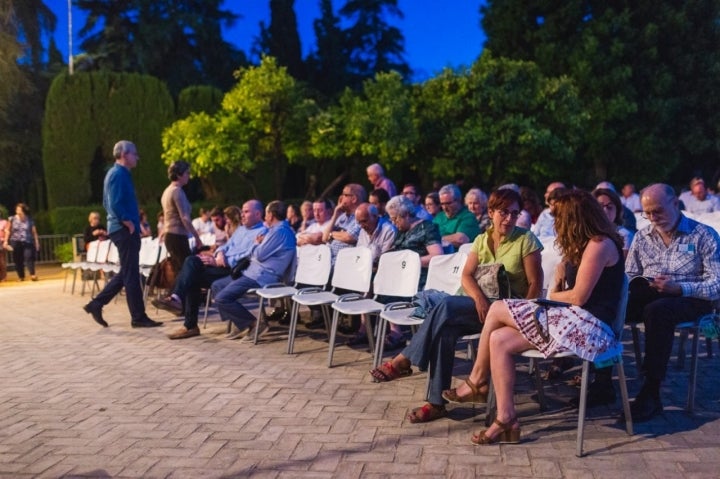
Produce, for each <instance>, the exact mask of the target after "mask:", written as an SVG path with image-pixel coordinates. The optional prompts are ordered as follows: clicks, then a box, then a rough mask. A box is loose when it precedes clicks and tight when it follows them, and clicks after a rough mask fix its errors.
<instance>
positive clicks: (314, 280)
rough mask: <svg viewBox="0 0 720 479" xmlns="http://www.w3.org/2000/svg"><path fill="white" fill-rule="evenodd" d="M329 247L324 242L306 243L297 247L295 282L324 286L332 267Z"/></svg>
mask: <svg viewBox="0 0 720 479" xmlns="http://www.w3.org/2000/svg"><path fill="white" fill-rule="evenodd" d="M331 257H332V254H331V253H330V247H329V246H328V245H326V244H318V245H314V244H308V245H305V246H300V247H299V248H298V249H297V262H298V264H297V269H296V270H295V283H296V284H309V285H311V286H325V285H326V284H327V282H328V279H329V278H330V269H331V267H332V265H331V263H330V259H331Z"/></svg>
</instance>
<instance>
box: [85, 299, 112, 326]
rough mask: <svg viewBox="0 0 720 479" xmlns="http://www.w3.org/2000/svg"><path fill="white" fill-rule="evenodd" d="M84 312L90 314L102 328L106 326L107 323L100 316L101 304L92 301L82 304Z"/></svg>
mask: <svg viewBox="0 0 720 479" xmlns="http://www.w3.org/2000/svg"><path fill="white" fill-rule="evenodd" d="M83 309H84V310H85V312H86V313H88V314H91V315H92V318H93V319H94V320H95V322H96V323H98V324H99V325H100V326H102V327H103V328H107V327H108V323H107V322H106V321H105V320H104V319H103V317H102V306H95V305H93V303H92V302H90V303H88V304H86V305H85V306H83Z"/></svg>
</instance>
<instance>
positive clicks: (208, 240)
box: [200, 233, 216, 246]
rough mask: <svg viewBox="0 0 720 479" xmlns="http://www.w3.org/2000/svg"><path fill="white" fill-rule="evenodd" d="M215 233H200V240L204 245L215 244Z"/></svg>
mask: <svg viewBox="0 0 720 479" xmlns="http://www.w3.org/2000/svg"><path fill="white" fill-rule="evenodd" d="M215 239H216V237H215V233H203V234H201V235H200V242H201V243H202V244H203V246H212V245H214V244H215Z"/></svg>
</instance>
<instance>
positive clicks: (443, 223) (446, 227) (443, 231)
mask: <svg viewBox="0 0 720 479" xmlns="http://www.w3.org/2000/svg"><path fill="white" fill-rule="evenodd" d="M433 223H435V224H436V225H438V228H439V229H440V236H447V235H451V234H455V233H465V235H466V236H467V237H468V238H469V239H470V241H472V240H474V239H475V237H476V236H477V235H479V234H480V227H479V226H478V222H477V218H475V215H474V214H472V213H470V211H469V210H468V209H467V208H466V207H464V206H463V208H462V209H461V210H460V211H458V213H457V214H456V215H455V216H453V217H452V218H448V217H447V215H446V214H445V212H444V211H441V212H440V213H438V214H436V215H435V218H434V219H433Z"/></svg>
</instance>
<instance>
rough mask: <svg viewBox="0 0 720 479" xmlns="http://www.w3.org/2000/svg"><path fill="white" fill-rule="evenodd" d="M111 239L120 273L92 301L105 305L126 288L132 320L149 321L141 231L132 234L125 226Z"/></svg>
mask: <svg viewBox="0 0 720 479" xmlns="http://www.w3.org/2000/svg"><path fill="white" fill-rule="evenodd" d="M110 240H112V242H113V243H114V244H115V246H117V249H118V256H119V258H120V273H118V274H116V275H114V276H113V277H112V279H111V280H110V281H109V282H108V284H106V285H105V288H103V290H102V291H100V293H98V295H97V296H95V299H93V300H92V301H91V303H93V302H94V303H97V304H100V306H105V305H106V304H108V303H109V302H110V301H112V299H113V298H114V297H115V296H116V295H117V294H118V293H119V292H120V291H122V289H123V288H125V299H126V300H127V305H128V309H129V310H130V318H131V319H132V321H134V322H135V321H147V320H149V319H150V318H148V316H147V314H146V313H145V301H144V299H143V291H142V285H141V283H140V233H139V232H137V231H135V233H133V234H130V230H128V229H127V228H125V227H123V228H121V229H119V230H118V231H115V232H114V233H110Z"/></svg>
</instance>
